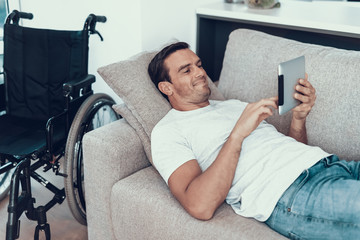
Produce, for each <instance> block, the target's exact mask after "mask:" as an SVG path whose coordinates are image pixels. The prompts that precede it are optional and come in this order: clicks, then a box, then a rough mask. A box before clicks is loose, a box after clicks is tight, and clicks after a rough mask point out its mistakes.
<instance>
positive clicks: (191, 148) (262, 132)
mask: <svg viewBox="0 0 360 240" xmlns="http://www.w3.org/2000/svg"><path fill="white" fill-rule="evenodd" d="M246 105H247V103H244V102H241V101H239V100H227V101H210V105H209V106H207V107H203V108H200V109H196V110H193V111H177V110H175V109H172V110H170V111H169V113H168V114H167V115H166V116H165V117H164V118H163V119H162V120H161V121H160V122H159V123H158V124H157V125H156V126H155V128H154V129H153V131H152V134H151V151H152V158H153V163H154V165H155V167H156V169H157V170H158V171H159V173H160V174H161V176H162V177H163V178H164V180H165V181H166V183H168V179H169V177H170V175H171V174H172V173H173V172H174V171H175V170H176V169H177V168H178V167H180V166H181V165H182V164H184V163H185V162H187V161H189V160H192V159H196V160H197V161H198V163H199V165H200V168H201V170H202V171H205V170H206V169H207V168H208V167H209V166H210V165H211V164H212V163H213V161H214V160H215V159H216V157H217V155H218V153H219V151H220V149H221V148H222V146H223V144H224V143H225V142H226V140H227V138H228V137H229V135H230V132H231V131H232V129H233V128H234V126H235V124H236V122H237V120H238V119H239V117H240V115H241V114H242V112H243V111H244V109H245V107H246ZM329 155H330V154H328V153H326V152H324V151H323V150H321V149H320V148H318V147H311V146H308V145H305V144H302V143H299V142H297V141H296V140H294V139H293V138H290V137H287V136H285V135H283V134H281V133H279V132H278V131H277V130H276V129H275V127H273V126H272V125H271V124H268V123H266V122H265V121H263V122H262V123H261V124H260V125H259V126H258V127H257V128H256V129H255V130H254V131H253V132H252V133H251V134H250V135H249V136H248V137H247V138H246V139H245V140H244V141H243V144H242V149H241V153H240V157H239V162H238V165H237V168H236V173H235V176H234V180H233V183H232V186H231V188H230V191H229V193H228V195H227V197H226V202H227V203H228V204H230V205H231V206H232V208H233V209H234V211H235V212H236V213H238V214H240V215H242V216H245V217H253V218H255V219H257V220H259V221H266V220H267V219H268V218H269V216H270V215H271V213H272V211H273V209H274V208H275V205H276V203H277V201H278V200H279V199H280V197H281V195H282V194H283V193H284V191H285V190H286V189H287V188H288V187H289V186H290V185H291V184H292V183H293V182H294V181H295V179H296V178H297V177H298V176H299V175H300V174H301V173H302V172H303V171H304V170H305V169H307V168H310V167H311V166H312V165H314V164H315V163H316V162H318V161H319V160H320V159H322V158H324V157H327V156H329Z"/></svg>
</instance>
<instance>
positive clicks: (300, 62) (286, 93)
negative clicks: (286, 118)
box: [278, 56, 305, 115]
mask: <svg viewBox="0 0 360 240" xmlns="http://www.w3.org/2000/svg"><path fill="white" fill-rule="evenodd" d="M300 78H302V79H304V78H305V56H300V57H297V58H294V59H291V60H289V61H286V62H282V63H280V64H279V66H278V96H279V100H278V110H279V114H280V115H284V114H285V113H287V112H288V111H290V110H291V109H293V108H294V107H296V106H297V105H299V104H300V101H298V100H296V99H295V98H294V93H295V92H296V90H295V86H296V85H297V84H298V80H299V79H300Z"/></svg>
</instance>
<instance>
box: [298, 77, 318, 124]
mask: <svg viewBox="0 0 360 240" xmlns="http://www.w3.org/2000/svg"><path fill="white" fill-rule="evenodd" d="M295 89H296V91H298V93H295V94H294V98H295V99H297V100H299V101H300V102H301V104H300V105H298V106H297V107H295V108H294V109H293V110H292V112H293V118H295V119H296V120H304V119H305V118H306V117H307V116H308V115H309V113H310V111H311V109H312V107H313V106H314V104H315V100H316V95H315V93H316V91H315V88H314V87H313V86H312V85H311V83H310V82H309V81H308V75H307V74H306V73H305V79H299V84H298V85H296V87H295Z"/></svg>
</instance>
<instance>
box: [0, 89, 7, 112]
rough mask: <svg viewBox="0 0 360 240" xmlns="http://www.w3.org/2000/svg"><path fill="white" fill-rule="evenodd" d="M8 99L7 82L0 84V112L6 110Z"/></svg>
mask: <svg viewBox="0 0 360 240" xmlns="http://www.w3.org/2000/svg"><path fill="white" fill-rule="evenodd" d="M5 108H6V100H5V84H0V112H1V111H3V110H5Z"/></svg>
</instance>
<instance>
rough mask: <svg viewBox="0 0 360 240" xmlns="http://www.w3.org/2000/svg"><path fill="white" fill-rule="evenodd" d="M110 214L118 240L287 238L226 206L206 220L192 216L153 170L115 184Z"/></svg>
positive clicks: (142, 171)
mask: <svg viewBox="0 0 360 240" xmlns="http://www.w3.org/2000/svg"><path fill="white" fill-rule="evenodd" d="M111 213H112V221H113V223H116V225H115V226H116V227H114V233H115V236H116V238H117V239H143V238H144V236H146V239H156V240H158V239H237V240H239V239H286V238H284V237H283V236H281V235H279V234H278V233H276V232H274V231H273V230H271V229H270V228H269V227H268V226H266V225H265V224H264V223H260V222H258V221H256V220H254V219H249V218H244V217H241V216H239V215H237V214H235V213H234V211H233V210H232V209H231V207H230V206H229V205H227V204H225V203H224V204H223V205H222V206H221V207H220V208H219V209H218V210H217V211H216V213H215V215H214V217H213V218H212V219H211V220H209V221H200V220H197V219H195V218H193V217H191V216H190V215H189V214H188V213H187V212H186V211H185V210H184V209H183V208H182V207H181V205H180V204H179V203H178V202H177V201H176V199H175V198H174V197H172V195H171V193H170V191H169V189H168V187H167V186H166V184H165V182H164V181H163V179H162V178H161V177H160V175H159V174H158V173H157V172H156V171H155V170H154V168H153V167H148V168H145V169H143V170H140V171H139V172H137V173H135V174H133V175H131V176H129V177H127V178H125V179H123V180H121V181H119V182H117V183H116V184H115V185H114V187H113V189H112V193H111ZM139 219H141V221H139Z"/></svg>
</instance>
